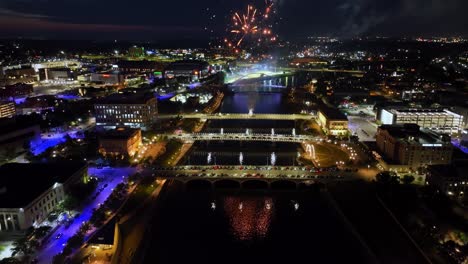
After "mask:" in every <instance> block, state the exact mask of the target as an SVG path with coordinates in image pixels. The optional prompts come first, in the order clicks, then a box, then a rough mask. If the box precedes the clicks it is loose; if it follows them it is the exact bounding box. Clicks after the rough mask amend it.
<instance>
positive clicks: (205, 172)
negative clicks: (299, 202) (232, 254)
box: [153, 165, 355, 189]
mask: <svg viewBox="0 0 468 264" xmlns="http://www.w3.org/2000/svg"><path fill="white" fill-rule="evenodd" d="M153 171H154V173H155V175H157V176H158V177H159V178H164V179H171V180H175V181H179V182H182V183H186V184H190V182H196V183H197V182H198V183H199V184H201V185H210V186H212V187H223V186H224V187H226V188H227V187H232V188H234V187H236V188H237V187H238V188H243V187H247V188H248V187H249V186H250V183H249V182H252V181H253V182H256V184H253V185H257V186H260V187H262V188H263V189H264V188H270V187H272V188H273V187H275V185H277V184H280V185H282V186H283V185H287V186H289V187H292V186H293V185H294V186H295V188H297V187H299V186H302V185H303V184H306V185H310V184H315V183H328V182H336V181H348V180H354V179H355V175H354V174H353V173H350V172H343V171H339V170H319V169H315V168H312V169H311V168H306V167H303V166H302V167H301V166H289V167H286V166H226V165H224V166H216V165H214V166H190V165H187V166H176V167H169V168H154V169H153ZM202 182H205V183H204V184H203V183H202ZM234 182H236V183H234ZM259 182H263V183H261V184H260V183H259ZM275 182H279V183H275ZM288 182H289V184H288ZM251 187H252V186H251ZM262 188H261V189H262Z"/></svg>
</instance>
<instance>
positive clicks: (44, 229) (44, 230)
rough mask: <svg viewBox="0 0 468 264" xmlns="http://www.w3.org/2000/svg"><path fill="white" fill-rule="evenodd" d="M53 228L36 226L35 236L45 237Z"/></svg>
mask: <svg viewBox="0 0 468 264" xmlns="http://www.w3.org/2000/svg"><path fill="white" fill-rule="evenodd" d="M51 228H52V227H50V226H41V227H38V228H36V229H35V230H34V233H33V234H34V237H35V238H43V237H45V236H46V235H47V234H48V233H49V231H50V229H51Z"/></svg>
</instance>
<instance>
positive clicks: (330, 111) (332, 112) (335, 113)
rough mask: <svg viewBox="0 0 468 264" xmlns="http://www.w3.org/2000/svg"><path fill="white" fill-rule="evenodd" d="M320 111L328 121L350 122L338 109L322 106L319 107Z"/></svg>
mask: <svg viewBox="0 0 468 264" xmlns="http://www.w3.org/2000/svg"><path fill="white" fill-rule="evenodd" d="M319 111H320V112H321V113H322V114H324V115H325V116H326V117H327V119H331V120H343V121H348V117H347V116H346V115H345V114H343V113H342V112H341V111H340V110H338V109H337V108H331V107H328V106H326V105H321V106H319Z"/></svg>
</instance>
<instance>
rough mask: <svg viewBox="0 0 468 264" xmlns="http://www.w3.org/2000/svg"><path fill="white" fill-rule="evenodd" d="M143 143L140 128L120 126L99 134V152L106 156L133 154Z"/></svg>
mask: <svg viewBox="0 0 468 264" xmlns="http://www.w3.org/2000/svg"><path fill="white" fill-rule="evenodd" d="M141 143H142V142H141V130H140V129H137V128H128V127H119V128H116V129H113V130H108V131H106V132H105V133H103V134H102V135H100V136H99V152H100V153H101V154H102V155H104V156H106V155H111V156H122V155H123V156H133V155H135V153H137V152H138V148H139V147H140V146H141Z"/></svg>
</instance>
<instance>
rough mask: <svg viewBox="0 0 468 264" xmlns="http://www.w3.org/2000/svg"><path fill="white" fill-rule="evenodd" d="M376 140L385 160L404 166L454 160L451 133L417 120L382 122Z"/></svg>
mask: <svg viewBox="0 0 468 264" xmlns="http://www.w3.org/2000/svg"><path fill="white" fill-rule="evenodd" d="M376 143H377V148H378V150H379V152H380V154H381V155H382V156H384V160H385V163H386V164H387V165H389V164H394V165H397V166H395V168H397V167H398V168H399V169H401V170H416V169H418V168H420V167H423V166H426V165H435V164H449V163H450V162H451V160H452V152H453V146H452V144H451V142H450V137H449V136H447V135H441V134H437V133H435V132H433V131H430V130H427V129H421V128H420V126H418V125H416V124H401V125H382V126H380V127H379V128H378V129H377V134H376ZM384 167H385V166H384ZM389 167H390V168H391V166H389Z"/></svg>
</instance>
